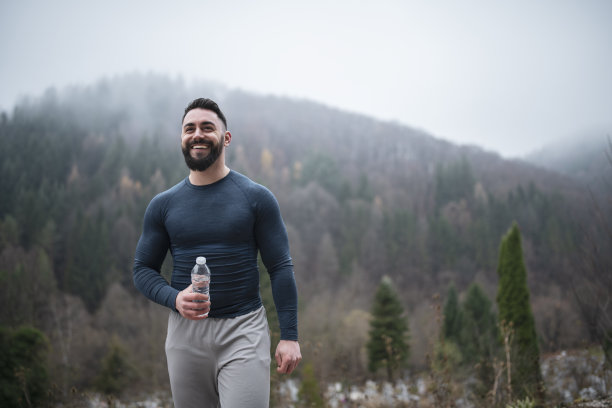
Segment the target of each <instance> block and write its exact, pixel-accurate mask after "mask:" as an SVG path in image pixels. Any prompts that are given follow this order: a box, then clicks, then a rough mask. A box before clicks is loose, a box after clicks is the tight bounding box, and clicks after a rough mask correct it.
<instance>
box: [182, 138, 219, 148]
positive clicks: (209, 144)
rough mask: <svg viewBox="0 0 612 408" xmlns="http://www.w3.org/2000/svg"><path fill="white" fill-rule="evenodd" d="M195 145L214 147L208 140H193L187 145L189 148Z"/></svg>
mask: <svg viewBox="0 0 612 408" xmlns="http://www.w3.org/2000/svg"><path fill="white" fill-rule="evenodd" d="M195 145H205V146H209V147H211V146H213V145H214V143H213V142H211V141H210V140H206V139H197V140H192V141H190V142H189V143H188V144H187V146H188V147H193V146H195Z"/></svg>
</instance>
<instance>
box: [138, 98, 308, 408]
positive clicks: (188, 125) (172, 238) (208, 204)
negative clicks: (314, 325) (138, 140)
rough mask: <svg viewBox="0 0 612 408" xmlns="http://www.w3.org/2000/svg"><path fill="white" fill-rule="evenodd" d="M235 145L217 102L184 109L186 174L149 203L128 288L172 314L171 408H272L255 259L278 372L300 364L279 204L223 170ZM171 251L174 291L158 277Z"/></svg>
mask: <svg viewBox="0 0 612 408" xmlns="http://www.w3.org/2000/svg"><path fill="white" fill-rule="evenodd" d="M231 140H232V135H231V134H230V132H229V131H228V130H227V121H226V119H225V116H224V115H223V113H222V112H221V110H220V109H219V107H218V106H217V104H216V103H215V102H213V101H212V100H210V99H205V98H200V99H196V100H194V101H193V102H191V103H190V104H189V105H188V106H187V108H186V109H185V114H184V115H183V122H182V134H181V148H182V151H183V155H184V157H185V162H186V163H187V166H188V167H189V176H188V177H186V178H185V179H184V180H183V181H181V182H180V183H178V184H177V185H175V186H174V187H172V188H171V189H169V190H167V191H165V192H163V193H161V194H159V195H157V196H155V197H154V198H153V200H151V203H150V204H149V206H148V207H147V210H146V212H145V217H144V225H143V230H142V235H141V237H140V240H139V241H138V246H137V248H136V255H135V260H134V284H135V285H136V287H137V288H138V289H139V290H140V291H141V292H142V293H143V294H144V295H146V296H147V297H148V298H149V299H151V300H153V301H155V302H157V303H159V304H161V305H164V306H167V307H168V308H170V309H171V310H172V311H171V313H170V317H169V320H168V334H167V337H166V346H165V347H166V356H167V359H168V372H169V374H170V386H171V389H172V397H173V400H174V405H175V407H176V408H185V407H219V406H221V407H223V408H232V407H236V408H239V407H267V406H268V403H269V393H270V335H269V330H268V323H267V320H266V315H265V310H264V308H263V306H262V302H261V298H260V294H259V271H258V267H257V254H258V252H259V253H260V255H261V259H262V261H263V263H264V265H265V266H266V268H267V270H268V273H269V274H270V281H271V283H272V294H273V297H274V303H275V305H276V309H277V312H278V320H279V324H280V331H281V340H280V342H279V344H278V346H277V348H276V353H275V359H276V362H277V365H278V368H277V370H278V372H279V373H286V374H289V373H291V372H292V371H293V370H294V369H295V368H296V366H297V365H298V363H299V362H300V360H301V358H302V357H301V354H300V346H299V344H298V342H297V340H298V338H297V290H296V285H295V278H294V275H293V265H292V261H291V257H290V255H289V244H288V240H287V232H286V229H285V226H284V224H283V221H282V218H281V215H280V210H279V207H278V203H277V201H276V199H275V198H274V196H273V195H272V193H271V192H270V191H269V190H268V189H266V188H265V187H263V186H261V185H259V184H256V183H254V182H253V181H251V180H250V179H248V178H247V177H245V176H243V175H241V174H239V173H237V172H235V171H233V170H230V169H229V168H228V167H227V166H226V164H225V148H226V147H227V146H228V145H229V144H230V142H231ZM168 250H170V252H171V254H172V260H173V272H172V280H171V283H170V284H168V282H167V281H166V280H165V279H164V278H163V277H162V276H161V274H160V269H161V265H162V262H163V261H164V258H165V256H166V253H167V251H168ZM198 256H204V257H206V260H207V264H208V265H209V267H210V269H211V272H212V277H211V284H210V298H209V297H208V296H207V295H204V294H200V293H193V292H192V286H191V284H190V282H191V274H190V273H191V268H192V267H193V266H194V265H195V260H196V258H197V257H198ZM206 313H208V316H206V315H205V314H206Z"/></svg>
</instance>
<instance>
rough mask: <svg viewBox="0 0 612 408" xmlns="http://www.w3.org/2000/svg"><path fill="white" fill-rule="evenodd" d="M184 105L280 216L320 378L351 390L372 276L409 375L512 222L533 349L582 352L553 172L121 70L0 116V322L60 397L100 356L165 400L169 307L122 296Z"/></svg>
mask: <svg viewBox="0 0 612 408" xmlns="http://www.w3.org/2000/svg"><path fill="white" fill-rule="evenodd" d="M200 96H207V97H211V98H213V99H215V100H216V101H217V102H219V104H220V106H221V108H222V109H223V110H224V111H225V113H226V116H227V118H228V127H229V130H230V131H231V132H232V136H233V138H232V143H231V145H230V146H229V148H228V164H229V166H230V167H231V168H233V169H235V170H237V171H240V172H242V173H244V174H246V175H247V176H249V177H251V178H252V179H254V180H256V181H258V182H261V183H262V184H264V185H266V186H268V187H269V188H270V189H271V190H272V191H273V192H274V193H275V195H276V196H277V198H278V200H279V202H280V205H281V210H282V213H283V217H284V219H285V223H286V224H287V228H288V231H289V237H290V244H291V250H292V255H293V258H294V264H295V273H296V278H297V282H298V288H299V293H300V330H301V331H300V338H301V342H302V347H303V352H304V355H305V358H307V359H309V360H310V361H312V362H314V364H313V365H314V367H315V372H316V375H317V376H318V378H319V379H321V380H332V379H344V380H346V381H360V380H362V379H364V378H365V377H367V375H368V373H367V371H366V367H365V360H364V357H363V353H364V351H363V349H364V345H365V341H366V339H367V330H368V326H367V324H368V323H367V316H368V311H369V310H370V306H371V301H372V297H373V292H374V290H375V288H376V286H377V285H378V283H379V282H380V280H381V278H382V277H383V276H384V275H387V276H389V277H390V278H391V280H392V281H393V283H394V286H395V288H396V289H397V291H398V293H399V294H400V298H401V301H402V303H403V306H404V307H405V309H406V311H407V316H408V321H409V322H410V325H411V329H410V332H411V349H412V352H411V356H412V357H411V365H412V367H414V368H415V369H418V368H419V367H423V365H424V364H425V361H424V356H425V354H426V353H427V352H428V347H429V344H430V340H431V338H432V337H434V336H435V335H436V333H437V331H438V329H439V327H438V326H439V325H438V323H436V321H435V319H434V318H433V311H432V308H431V304H432V297H433V296H434V295H435V294H441V295H442V296H444V295H445V294H446V291H447V289H448V287H449V285H451V284H454V285H455V287H456V289H457V291H458V292H459V293H462V292H465V290H466V289H467V288H468V287H469V285H470V284H471V283H473V282H478V283H479V284H480V285H481V286H482V287H483V288H484V290H485V292H486V293H487V295H488V296H489V297H490V298H491V299H494V296H495V290H496V285H497V275H496V266H497V260H498V249H499V243H500V239H501V237H502V235H503V234H504V233H505V232H506V231H507V230H508V228H509V227H510V226H511V225H512V223H513V221H516V222H517V224H518V226H519V228H520V230H521V233H522V235H523V239H524V246H525V257H526V264H527V269H528V279H529V287H530V290H531V299H532V307H533V311H534V315H535V320H536V326H537V331H538V336H539V339H540V343H541V347H542V349H543V351H544V352H546V351H554V350H559V349H561V348H566V347H575V346H578V345H582V344H584V342H589V341H591V340H592V339H590V338H589V337H588V332H587V331H586V330H585V328H584V326H583V325H581V321H580V316H579V313H578V311H577V309H576V306H575V303H574V301H573V296H572V289H571V285H570V282H571V279H570V278H571V277H572V276H575V275H576V269H575V266H574V265H575V262H574V257H575V255H576V254H577V252H576V251H577V248H578V247H579V246H580V245H581V243H582V239H583V238H582V236H583V231H584V230H585V229H588V227H589V224H588V223H589V222H590V221H589V220H590V218H588V215H587V212H586V211H585V210H586V208H587V207H588V206H589V201H588V197H585V195H584V190H583V188H582V186H580V185H579V184H578V183H577V182H576V181H575V180H573V179H571V178H570V177H568V176H566V175H561V174H560V173H555V172H552V171H546V170H543V169H541V168H538V167H536V166H534V165H531V164H529V163H526V162H520V161H508V160H504V159H502V158H501V157H500V156H498V155H496V154H492V153H489V152H485V151H483V150H481V149H479V148H477V147H466V146H456V145H453V144H451V143H448V142H446V141H443V140H440V139H436V138H435V137H433V136H431V135H429V134H427V133H426V132H424V131H421V130H417V129H414V128H410V127H407V126H403V125H400V124H397V123H389V122H380V121H377V120H375V119H372V118H369V117H367V116H363V115H357V114H352V113H347V112H342V111H339V110H336V109H332V108H329V107H326V106H322V105H319V104H316V103H313V102H309V101H302V100H294V99H285V98H279V97H271V96H263V95H255V94H249V93H245V92H241V91H236V90H228V89H226V88H224V87H222V86H219V85H216V84H207V83H201V84H196V85H189V86H188V85H187V84H185V83H184V82H183V81H181V80H174V79H169V78H167V77H163V76H156V75H127V76H122V77H118V78H112V79H105V80H101V81H100V82H98V83H96V84H93V85H91V86H89V87H74V88H70V89H63V90H49V91H47V92H46V93H45V94H44V95H43V96H42V97H40V98H32V99H29V100H24V101H22V102H21V103H19V104H18V106H16V107H15V108H14V110H13V111H12V112H4V113H2V117H1V119H0V166H1V175H2V177H0V280H1V281H2V285H1V286H0V293H1V294H0V302H1V308H0V316H1V324H2V325H3V326H8V327H17V326H19V325H22V324H31V325H33V326H35V327H37V328H39V329H41V330H42V331H43V332H44V333H45V334H46V336H47V337H48V338H49V341H50V347H51V349H52V350H53V352H52V353H51V370H52V372H53V373H54V377H53V378H54V381H55V382H56V385H57V387H58V390H59V391H58V392H59V393H65V392H68V391H67V390H69V389H70V387H72V386H76V387H78V388H80V389H82V388H87V387H92V386H93V385H94V384H99V383H100V381H102V380H101V379H100V378H102V377H101V370H102V367H103V364H102V361H103V359H104V357H105V356H107V355H108V353H111V352H113V350H115V351H116V350H117V349H122V350H127V351H128V353H127V355H128V356H129V357H127V359H128V360H129V364H130V366H131V367H133V374H132V375H131V376H130V377H129V378H130V381H132V383H136V384H140V386H141V387H142V389H150V388H155V387H166V386H167V384H166V381H167V380H166V375H167V374H166V371H165V369H166V367H165V362H164V355H163V342H164V338H165V319H166V316H167V313H166V311H165V310H164V309H163V308H161V307H159V306H156V305H152V304H151V303H150V302H148V301H147V300H146V299H144V297H143V296H141V295H140V294H139V293H137V292H136V291H135V290H134V288H133V285H132V275H131V267H132V257H133V252H134V248H135V246H136V243H137V240H138V237H139V234H140V228H141V224H142V217H143V213H144V210H145V208H146V205H147V204H148V202H149V200H150V199H151V198H152V197H153V196H154V195H155V194H157V193H159V192H161V191H163V190H164V189H166V188H168V187H170V186H172V185H174V184H175V183H177V182H178V181H180V180H181V179H182V178H184V177H185V176H186V175H187V169H186V166H185V164H184V161H183V159H182V156H181V154H180V139H179V135H180V119H181V116H182V111H183V109H184V106H185V105H186V104H187V103H188V102H189V101H190V100H192V99H194V98H196V97H200ZM604 170H605V169H602V171H604ZM164 273H165V274H166V276H169V274H170V273H171V262H169V261H168V262H167V265H166V268H165V272H164ZM263 286H264V289H265V284H264V285H263ZM264 292H265V294H266V295H267V291H265V290H264ZM268 301H269V300H268ZM273 330H274V328H273ZM111 344H112V345H115V346H116V347H115V348H113V347H109V345H111ZM126 381H127V380H126Z"/></svg>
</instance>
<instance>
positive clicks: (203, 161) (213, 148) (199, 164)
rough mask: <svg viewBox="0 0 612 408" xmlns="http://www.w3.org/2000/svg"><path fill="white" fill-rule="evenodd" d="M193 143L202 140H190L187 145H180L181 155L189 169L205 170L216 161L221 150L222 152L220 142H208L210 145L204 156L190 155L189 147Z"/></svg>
mask: <svg viewBox="0 0 612 408" xmlns="http://www.w3.org/2000/svg"><path fill="white" fill-rule="evenodd" d="M195 144H202V142H198V143H195V142H191V143H190V144H189V145H187V146H182V147H181V150H182V151H183V157H184V158H185V164H187V167H189V169H190V170H194V171H205V170H206V169H208V168H209V167H210V166H212V165H213V163H215V162H216V161H217V159H218V158H219V156H221V152H223V144H222V143H216V144H215V143H208V145H209V146H210V151H209V152H208V154H207V155H206V156H204V157H201V158H197V157H192V156H191V147H192V146H193V145H195Z"/></svg>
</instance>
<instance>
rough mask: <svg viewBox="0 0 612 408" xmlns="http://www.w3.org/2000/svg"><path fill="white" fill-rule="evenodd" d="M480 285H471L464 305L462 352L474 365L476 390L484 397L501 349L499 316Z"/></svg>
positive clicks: (465, 359) (471, 364)
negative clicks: (476, 381) (494, 362)
mask: <svg viewBox="0 0 612 408" xmlns="http://www.w3.org/2000/svg"><path fill="white" fill-rule="evenodd" d="M491 306H492V302H491V301H490V300H489V298H488V297H487V295H486V294H485V292H484V291H483V290H482V288H481V287H480V285H478V284H477V283H473V284H472V285H470V287H469V289H468V291H467V294H466V297H465V300H464V301H463V304H462V312H463V320H462V323H463V324H462V327H461V344H462V348H461V352H462V354H463V359H464V364H468V365H469V366H471V367H474V369H475V374H476V378H477V379H478V384H475V388H474V391H475V392H476V394H477V395H479V396H480V397H482V398H485V397H486V395H487V393H488V392H489V391H490V390H491V388H492V387H493V382H494V378H495V373H494V368H493V361H494V359H495V355H496V354H497V352H498V350H499V333H498V330H497V318H496V316H495V313H494V312H493V311H492V310H491Z"/></svg>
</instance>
